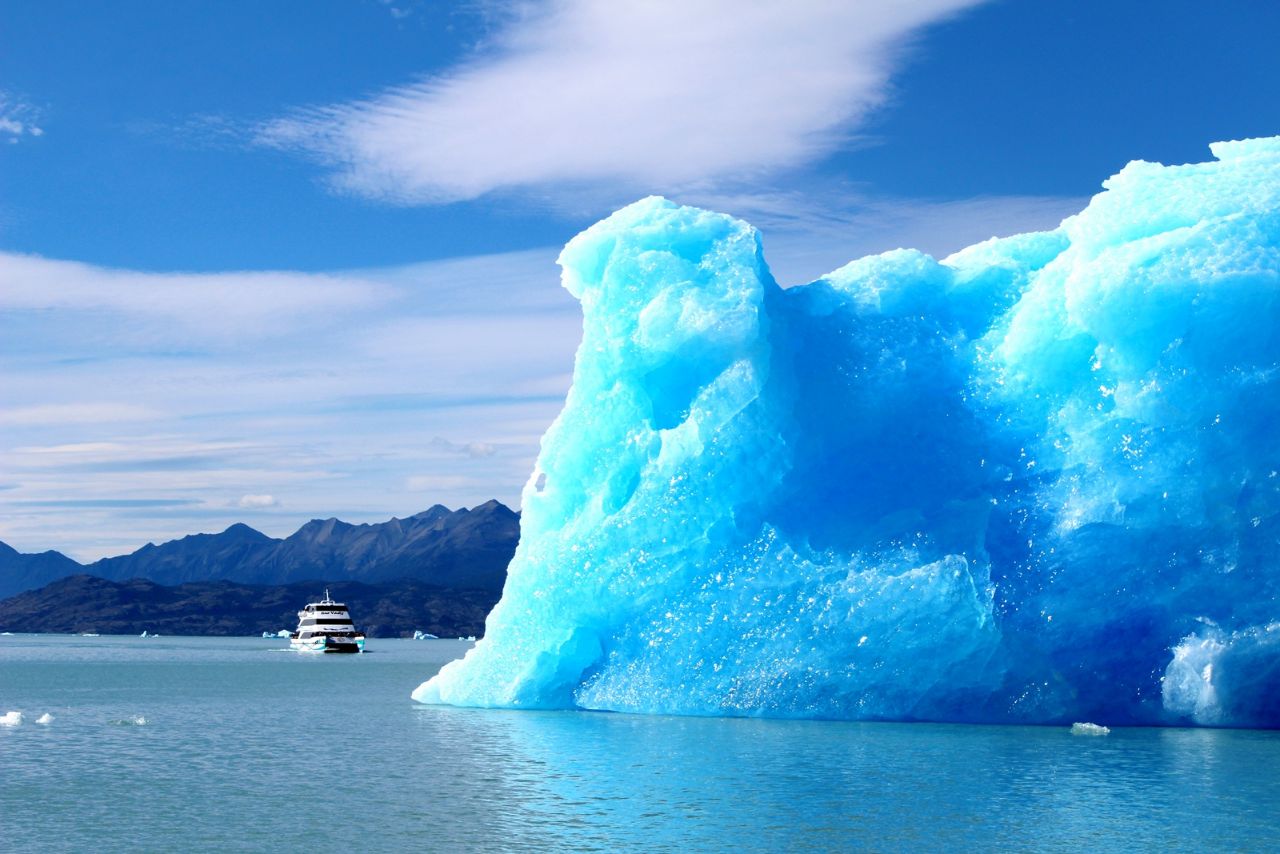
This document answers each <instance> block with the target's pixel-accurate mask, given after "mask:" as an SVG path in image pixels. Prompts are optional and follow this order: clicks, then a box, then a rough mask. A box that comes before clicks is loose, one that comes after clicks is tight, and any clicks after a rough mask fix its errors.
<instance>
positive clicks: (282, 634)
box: [276, 629, 293, 638]
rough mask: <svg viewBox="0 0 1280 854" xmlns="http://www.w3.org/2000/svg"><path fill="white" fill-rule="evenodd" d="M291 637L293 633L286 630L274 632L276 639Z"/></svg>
mask: <svg viewBox="0 0 1280 854" xmlns="http://www.w3.org/2000/svg"><path fill="white" fill-rule="evenodd" d="M292 635H293V632H291V631H289V630H288V629H281V630H280V631H278V632H276V637H278V638H287V637H291V636H292Z"/></svg>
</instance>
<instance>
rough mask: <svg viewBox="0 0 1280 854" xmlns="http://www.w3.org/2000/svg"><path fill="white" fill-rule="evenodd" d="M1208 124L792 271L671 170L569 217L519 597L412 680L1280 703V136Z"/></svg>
mask: <svg viewBox="0 0 1280 854" xmlns="http://www.w3.org/2000/svg"><path fill="white" fill-rule="evenodd" d="M1213 151H1214V154H1215V155H1216V156H1217V157H1218V158H1219V159H1218V160H1216V161H1214V162H1209V163H1197V164H1189V165H1182V166H1161V165H1159V164H1154V163H1133V164H1130V165H1129V166H1127V167H1126V168H1125V169H1124V170H1123V171H1121V172H1120V174H1118V175H1116V176H1114V177H1113V178H1111V179H1110V180H1108V181H1107V182H1106V183H1105V187H1106V188H1107V189H1106V192H1103V193H1101V194H1099V195H1098V196H1096V197H1094V199H1093V200H1092V201H1091V202H1090V204H1089V205H1088V207H1087V208H1086V209H1085V210H1084V211H1082V212H1081V213H1080V214H1078V215H1076V216H1073V217H1071V218H1069V219H1067V220H1066V221H1065V222H1063V224H1062V225H1061V226H1060V227H1059V228H1057V229H1055V230H1054V231H1052V232H1047V233H1042V234H1026V235H1018V236H1016V237H1011V238H1006V239H999V240H994V239H993V240H990V241H987V242H985V243H982V244H979V245H977V246H973V247H969V248H968V249H965V250H963V251H961V252H958V253H956V254H955V255H952V256H950V257H948V258H945V259H943V260H942V261H937V260H935V259H933V258H930V257H929V256H928V255H925V254H923V253H921V252H916V251H912V250H897V251H894V252H888V253H885V254H883V255H878V256H874V257H870V258H863V259H859V260H857V261H854V262H852V263H850V264H848V265H846V266H844V267H842V268H841V269H839V270H836V271H835V272H833V273H831V274H829V275H827V276H826V277H824V278H822V279H820V280H818V281H816V282H813V283H810V284H808V285H802V286H800V287H794V288H790V289H783V288H780V287H779V286H778V285H777V283H776V282H775V281H774V280H773V277H772V275H771V274H770V272H769V269H768V266H767V265H766V263H765V260H764V255H763V250H762V248H761V242H760V237H759V235H758V234H757V232H756V231H755V229H753V228H751V227H750V226H749V225H747V224H746V223H744V222H742V221H740V220H737V219H733V218H732V217H728V216H724V215H720V214H715V213H710V212H707V211H701V210H696V209H693V208H688V207H680V206H678V205H675V204H673V203H671V202H668V201H666V200H663V199H658V198H650V199H645V200H643V201H640V202H637V203H635V204H633V205H630V206H628V207H626V208H624V209H622V210H621V211H618V212H617V213H615V214H614V215H613V216H611V217H609V218H608V219H606V220H604V221H603V222H600V223H597V224H596V225H594V226H592V227H591V228H589V229H587V230H586V231H585V232H583V233H582V234H580V235H578V236H577V237H575V238H574V239H573V240H572V241H570V243H569V244H568V245H567V246H566V247H565V249H564V252H563V253H562V254H561V257H560V263H561V265H562V267H563V283H564V286H565V288H567V289H568V290H569V291H570V292H571V293H572V294H573V295H574V296H575V297H577V298H578V300H579V301H580V302H581V304H582V312H583V339H582V343H581V346H580V347H579V350H578V354H577V359H576V363H575V366H574V377H573V385H572V388H571V390H570V392H569V395H568V397H567V399H566V401H565V405H564V409H563V410H562V412H561V413H560V415H559V417H558V418H557V419H556V421H555V423H554V424H553V425H552V426H551V427H550V429H549V430H548V431H547V433H546V435H545V436H544V437H543V441H542V449H541V453H540V455H539V458H538V461H537V463H536V465H535V467H534V470H533V473H532V475H531V477H530V480H529V483H528V484H527V485H526V488H525V491H524V494H523V496H522V504H523V514H522V518H521V537H520V544H519V547H518V548H517V551H516V554H515V557H514V558H513V560H512V562H511V564H510V566H509V569H508V578H507V583H506V587H505V589H504V591H503V596H502V600H501V601H500V602H499V603H498V605H497V606H496V607H495V608H494V609H493V611H492V613H491V614H490V615H489V618H488V621H487V624H486V630H485V637H484V638H483V640H481V641H480V642H479V643H477V645H476V646H475V648H474V649H472V650H471V651H470V652H469V653H468V654H467V655H466V656H465V657H464V658H463V659H461V660H460V661H456V662H451V663H450V664H448V665H446V666H445V667H444V668H443V669H441V670H440V672H439V673H438V674H437V675H436V676H435V677H433V678H432V679H431V680H430V681H429V682H427V683H425V684H424V685H422V686H421V687H419V688H418V690H417V691H415V692H414V697H415V698H416V699H419V700H422V701H425V702H445V703H456V704H463V705H481V706H503V707H520V708H531V707H532V708H547V707H550V708H573V707H578V708H593V709H612V710H625V711H640V712H671V713H681V714H703V715H721V714H732V715H769V716H785V717H828V718H891V719H921V718H924V719H933V720H981V721H1011V722H1050V721H1058V720H1061V719H1062V718H1063V717H1064V716H1067V719H1074V720H1080V721H1087V720H1099V719H1101V720H1107V721H1108V722H1110V723H1114V724H1116V725H1125V724H1141V723H1146V724H1154V723H1167V722H1171V721H1190V722H1196V723H1212V724H1221V725H1251V726H1280V643H1277V642H1276V641H1275V640H1274V638H1275V637H1276V636H1277V635H1280V633H1277V632H1273V631H1272V630H1271V629H1270V628H1269V627H1270V626H1272V625H1275V624H1276V622H1277V621H1280V604H1278V603H1280V570H1278V569H1277V567H1280V478H1276V477H1273V476H1272V475H1271V473H1273V472H1276V471H1277V470H1280V432H1277V431H1276V429H1275V425H1276V424H1278V423H1280V367H1278V366H1280V337H1278V336H1277V334H1276V330H1277V329H1280V138H1272V139H1259V140H1245V141H1239V142H1233V143H1227V144H1218V145H1215V146H1214V147H1213ZM1199 616H1205V617H1207V618H1209V619H1211V620H1214V621H1216V623H1217V624H1218V625H1219V626H1220V627H1221V628H1220V629H1218V630H1216V633H1215V632H1213V631H1207V630H1202V631H1200V632H1199V633H1198V634H1194V635H1190V636H1189V635H1188V632H1191V631H1193V630H1195V629H1196V624H1195V622H1194V620H1195V618H1196V617H1199ZM863 638H866V639H867V640H866V641H865V642H864V641H863ZM1170 650H1174V654H1173V661H1172V662H1171V661H1170ZM1161 672H1164V673H1165V678H1164V680H1163V684H1162V683H1161V681H1160V674H1161ZM1157 697H1160V698H1162V701H1161V700H1156V699H1155V698H1157Z"/></svg>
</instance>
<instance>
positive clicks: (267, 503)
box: [237, 495, 280, 510]
mask: <svg viewBox="0 0 1280 854" xmlns="http://www.w3.org/2000/svg"><path fill="white" fill-rule="evenodd" d="M237 506H239V507H242V508H244V509H247V510H263V509H265V508H267V507H279V506H280V502H279V501H277V500H276V497H275V496H274V495H242V496H240V500H239V502H237Z"/></svg>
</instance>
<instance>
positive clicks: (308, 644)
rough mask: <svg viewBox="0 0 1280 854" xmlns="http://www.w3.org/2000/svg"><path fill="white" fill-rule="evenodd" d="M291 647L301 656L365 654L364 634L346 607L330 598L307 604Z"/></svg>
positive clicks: (291, 641) (325, 595)
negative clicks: (337, 653)
mask: <svg viewBox="0 0 1280 854" xmlns="http://www.w3.org/2000/svg"><path fill="white" fill-rule="evenodd" d="M289 646H291V647H293V648H294V649H296V650H298V651H300V652H364V632H358V631H356V627H355V625H354V624H352V622H351V614H350V613H349V612H348V611H347V606H346V605H344V604H342V603H341V602H335V601H333V600H332V599H330V598H329V591H328V590H325V591H324V599H323V600H322V601H320V602H311V603H308V605H307V607H305V608H303V609H302V610H301V611H299V612H298V630H297V631H295V632H294V633H293V634H291V635H289Z"/></svg>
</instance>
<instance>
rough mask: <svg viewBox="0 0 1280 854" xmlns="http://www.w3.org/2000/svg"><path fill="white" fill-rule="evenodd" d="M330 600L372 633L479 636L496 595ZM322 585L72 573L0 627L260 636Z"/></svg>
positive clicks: (287, 620) (382, 593)
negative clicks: (170, 581) (168, 581)
mask: <svg viewBox="0 0 1280 854" xmlns="http://www.w3.org/2000/svg"><path fill="white" fill-rule="evenodd" d="M329 592H330V593H331V594H332V596H333V598H335V599H337V600H339V601H342V602H344V603H346V605H347V606H348V607H349V608H350V609H351V615H352V617H353V618H354V619H355V622H356V626H357V627H358V628H360V629H363V630H364V631H365V633H366V634H367V635H368V636H369V637H404V636H411V635H412V634H413V632H414V631H415V630H420V631H424V632H428V633H430V634H433V635H437V636H439V637H466V636H469V635H476V636H479V635H480V634H481V633H482V632H483V631H484V618H485V615H486V614H488V613H489V609H491V608H492V607H493V605H494V603H496V602H497V601H498V596H499V592H497V591H493V590H471V589H458V588H445V587H439V586H435V585H430V584H422V583H420V582H416V581H397V582H392V583H389V584H376V585H371V584H361V583H359V582H349V581H345V582H336V583H332V584H330V585H329ZM322 593H323V590H322V589H321V588H320V586H319V585H318V584H316V583H315V582H302V583H297V584H287V585H276V586H269V587H261V586H252V585H247V584H233V583H231V582H229V581H200V582H191V583H187V584H179V585H177V586H172V587H170V586H165V585H161V584H157V583H155V582H154V581H147V580H146V579H141V578H135V579H132V580H130V581H125V582H117V581H108V580H106V579H104V578H95V577H94V576H91V575H73V576H71V577H69V578H62V579H59V580H57V581H55V582H53V583H52V584H48V585H46V586H44V587H41V588H40V589H38V590H29V591H27V592H25V593H21V594H19V595H17V596H14V597H12V598H10V599H6V600H5V601H3V602H0V631H8V632H71V633H78V632H98V633H100V634H140V633H142V632H143V631H148V632H152V633H157V634H161V635H223V636H226V635H261V634H262V633H263V632H275V631H278V630H280V629H285V628H288V629H292V628H295V627H296V626H297V624H298V610H299V609H300V608H301V607H302V606H303V605H305V604H306V603H307V602H312V601H315V600H316V599H318V598H319V596H320V595H322Z"/></svg>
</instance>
